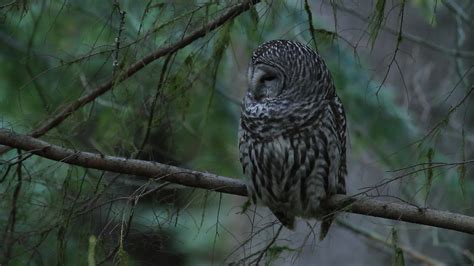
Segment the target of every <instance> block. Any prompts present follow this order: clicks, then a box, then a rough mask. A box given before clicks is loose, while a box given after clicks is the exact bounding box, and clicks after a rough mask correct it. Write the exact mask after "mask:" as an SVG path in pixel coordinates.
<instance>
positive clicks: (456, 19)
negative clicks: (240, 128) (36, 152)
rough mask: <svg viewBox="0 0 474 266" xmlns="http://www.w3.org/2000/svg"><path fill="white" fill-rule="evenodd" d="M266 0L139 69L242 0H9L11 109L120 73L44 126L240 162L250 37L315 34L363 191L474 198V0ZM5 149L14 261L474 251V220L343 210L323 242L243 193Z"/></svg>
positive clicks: (227, 167)
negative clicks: (436, 224) (426, 222)
mask: <svg viewBox="0 0 474 266" xmlns="http://www.w3.org/2000/svg"><path fill="white" fill-rule="evenodd" d="M255 2H256V3H255V5H252V6H251V7H250V8H249V9H248V10H246V11H244V12H242V14H239V15H238V16H236V17H235V18H234V17H230V18H228V19H226V20H225V21H223V22H225V23H221V24H223V25H220V26H219V27H217V28H216V29H214V28H212V29H208V30H207V31H205V32H204V33H205V36H204V37H203V38H196V39H193V40H192V41H191V42H189V43H187V44H186V45H183V46H182V47H179V49H178V48H177V49H175V50H173V51H172V52H170V53H166V54H165V55H164V56H161V57H160V58H154V59H157V60H154V59H153V60H151V61H150V62H147V63H146V64H145V63H143V65H142V66H140V64H137V65H138V66H139V67H138V68H137V69H138V70H137V71H135V72H133V73H129V72H127V71H129V70H130V66H131V65H132V64H133V63H134V62H137V61H138V62H140V61H139V60H140V59H141V58H144V57H146V56H147V55H149V54H152V53H154V52H155V51H158V50H159V49H160V48H162V47H168V46H171V47H173V45H175V44H176V43H180V42H182V41H183V40H184V39H186V36H188V35H189V34H191V32H193V31H194V30H196V29H198V28H201V27H203V26H204V25H206V24H207V23H212V22H213V21H214V20H215V19H216V18H217V17H219V16H222V15H223V14H225V13H226V12H229V10H231V9H232V8H235V7H236V6H237V5H239V4H240V2H238V1H152V0H149V1H125V0H123V1H122V0H116V1H48V0H43V1H2V2H1V3H0V12H1V13H0V20H1V23H0V62H1V67H0V77H1V78H0V124H1V127H2V128H10V129H13V130H15V131H16V132H22V133H28V132H32V131H34V129H37V128H39V127H41V126H44V125H45V124H47V123H48V118H50V117H53V116H54V114H56V113H57V112H58V110H61V108H62V107H64V106H67V105H69V104H71V103H74V101H76V99H78V98H80V97H81V96H83V95H87V94H88V93H91V92H93V91H94V90H96V89H97V88H100V87H101V86H103V84H108V83H109V84H110V85H111V86H110V90H104V92H105V93H104V94H101V95H97V97H93V98H92V99H91V100H93V101H91V102H90V103H88V104H86V105H84V106H82V107H81V108H79V109H78V110H77V111H74V112H73V113H72V114H71V115H70V116H69V117H67V119H65V120H64V121H63V122H62V123H60V124H59V125H57V126H55V127H53V128H52V129H51V130H49V131H48V132H47V134H46V135H44V136H43V137H42V139H44V140H46V141H48V142H51V143H55V144H57V145H61V146H65V147H69V148H73V149H77V150H80V151H91V152H95V153H100V154H107V155H114V156H121V157H127V158H138V159H143V160H151V161H158V162H161V163H164V164H170V165H176V166H180V167H184V168H189V169H196V170H200V171H207V172H211V173H216V174H219V175H224V176H233V177H241V176H242V174H241V170H240V165H239V162H238V151H237V145H236V143H237V125H238V117H239V102H240V99H241V98H242V96H243V93H244V92H245V89H246V68H247V63H248V60H249V58H250V54H251V52H252V50H253V49H255V48H256V47H257V46H258V45H259V44H261V43H262V42H264V41H268V40H271V39H292V40H298V41H300V42H303V43H306V44H308V45H310V46H312V47H313V48H314V49H317V50H318V51H319V53H320V54H321V55H322V57H323V58H324V59H325V60H326V62H327V64H328V65H329V67H330V69H331V72H332V74H333V77H334V79H335V82H336V87H337V90H338V94H339V95H340V96H341V98H342V100H343V102H344V105H345V107H346V112H347V115H348V121H349V128H348V130H349V134H350V137H349V144H350V149H349V154H348V155H349V177H348V179H349V180H348V192H349V194H356V193H363V194H366V195H368V196H371V197H380V198H386V199H388V200H391V201H403V202H409V203H410V204H414V205H416V206H420V207H432V208H437V209H445V210H450V211H452V212H457V213H463V214H467V215H474V210H473V207H472V206H473V205H474V198H473V196H472V195H473V193H474V180H473V178H472V171H471V170H472V165H470V163H472V162H473V161H472V158H473V157H474V152H473V146H474V135H473V134H472V132H473V128H474V116H473V115H472V112H473V111H472V109H471V105H472V103H473V101H474V99H473V97H470V94H471V92H472V90H473V87H472V81H473V79H474V75H473V66H474V60H473V59H474V38H472V36H473V29H474V27H473V20H472V19H471V18H472V16H473V15H474V12H473V10H474V3H473V2H472V1H469V0H456V1H455V0H440V1H436V0H400V1H385V0H377V1H350V3H348V2H347V1H309V0H294V1H293V0H292V1H262V2H261V3H260V2H258V1H255ZM41 135H42V134H41ZM0 163H1V165H0V235H1V236H2V237H1V238H0V240H1V241H0V251H1V254H2V255H1V257H2V260H3V262H4V263H8V262H9V263H11V264H13V265H23V264H33V265H50V264H61V265H63V264H66V265H70V264H71V265H84V264H86V263H89V265H93V264H130V265H142V264H143V265H154V264H163V265H196V264H212V263H215V264H222V263H232V262H235V263H244V264H248V263H252V262H257V260H259V259H262V258H261V256H260V254H262V253H261V252H262V251H265V256H264V258H263V259H264V260H265V261H266V262H269V263H270V262H271V263H275V264H290V263H298V264H302V265H306V264H308V265H309V264H318V263H319V264H322V265H333V264H336V265H341V264H359V265H368V264H371V265H374V264H387V263H389V262H392V261H393V262H395V263H397V264H403V263H408V264H418V263H420V262H422V263H426V264H436V263H441V264H443V263H446V264H465V263H468V264H469V263H474V249H473V247H474V239H473V238H472V236H469V235H467V234H462V233H457V232H451V231H447V230H441V229H437V228H431V227H426V226H421V225H416V224H407V223H401V222H393V221H388V220H383V219H378V218H369V217H365V216H357V215H352V214H344V215H340V216H339V222H338V225H339V226H334V228H333V229H332V230H331V232H330V234H329V235H328V238H327V239H326V240H325V241H324V242H321V243H319V242H317V241H316V240H315V239H317V238H315V236H314V230H313V227H314V226H315V224H316V223H317V222H316V221H308V222H305V221H303V220H300V221H299V224H298V228H297V231H296V232H291V231H286V230H284V231H283V232H282V234H281V235H280V236H279V237H278V240H276V241H275V242H274V243H273V242H270V241H271V240H272V238H273V237H274V236H275V233H276V229H277V228H278V225H277V224H275V223H274V217H273V216H272V215H271V214H270V213H269V212H268V211H267V210H266V209H265V208H260V207H259V208H254V207H250V208H243V207H244V206H245V199H243V198H240V197H236V196H231V195H225V194H221V193H215V192H211V191H205V190H200V189H193V188H185V187H182V186H178V185H172V184H169V183H163V182H159V181H156V180H151V179H147V178H144V177H138V176H127V175H121V174H114V173H109V172H101V171H96V170H91V169H85V168H82V167H77V166H71V165H68V164H64V163H60V162H54V161H51V160H47V159H43V158H41V157H38V156H31V154H29V153H25V152H23V151H20V150H9V151H8V152H4V153H3V155H2V157H1V161H0ZM243 209H244V210H245V211H242V210H243ZM268 243H273V245H272V246H268ZM0 263H1V262H0Z"/></svg>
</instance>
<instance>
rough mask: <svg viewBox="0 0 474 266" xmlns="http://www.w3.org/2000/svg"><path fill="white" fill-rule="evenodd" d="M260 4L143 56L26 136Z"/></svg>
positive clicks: (237, 9) (235, 10) (250, 0)
mask: <svg viewBox="0 0 474 266" xmlns="http://www.w3.org/2000/svg"><path fill="white" fill-rule="evenodd" d="M258 2H260V0H247V1H244V2H243V3H240V4H238V5H235V6H234V7H231V8H229V10H227V12H225V13H224V14H222V15H221V16H219V17H218V18H216V19H215V20H213V21H211V22H209V23H207V24H205V25H204V26H202V27H201V28H199V29H197V30H195V31H193V32H192V33H190V34H189V35H187V36H185V37H184V38H182V39H181V40H180V41H178V42H175V43H172V44H170V45H168V46H165V47H162V48H160V49H158V50H156V51H155V52H153V53H151V54H149V55H146V56H144V57H143V58H141V59H139V60H138V61H137V62H135V63H133V64H132V65H130V66H129V67H128V69H126V70H125V71H123V73H122V74H121V75H118V76H117V77H111V78H110V79H109V81H107V82H105V83H103V84H102V85H99V86H98V87H96V88H95V89H93V90H92V91H90V92H89V93H87V94H85V95H83V96H81V97H80V98H78V99H76V100H75V101H73V102H71V103H69V104H67V105H65V106H63V107H62V108H60V109H59V110H58V111H57V112H56V113H55V114H53V115H52V116H51V117H49V118H48V119H46V120H45V121H44V122H42V123H40V126H39V127H38V128H36V129H34V130H33V131H31V132H30V133H29V134H28V135H30V136H32V137H35V138H37V137H40V136H43V135H44V134H46V132H48V131H49V130H51V129H53V128H54V127H56V126H58V125H59V124H61V123H62V122H63V121H64V120H65V119H66V118H68V117H69V116H70V115H71V114H72V113H74V112H75V111H76V110H77V109H79V108H81V107H82V106H84V105H86V104H88V103H89V102H91V101H93V100H94V99H96V98H97V97H99V96H100V95H102V94H104V93H106V92H107V91H109V90H111V89H112V88H113V87H114V86H115V85H117V84H119V83H120V82H122V81H124V80H126V79H128V78H129V77H131V76H133V75H134V74H135V73H137V72H138V71H139V70H141V69H142V68H144V67H145V66H147V65H149V64H150V63H152V62H153V61H155V60H157V59H158V58H161V57H163V56H166V55H168V54H172V53H174V52H176V51H178V50H180V49H182V48H184V47H186V46H187V45H189V44H190V43H192V42H194V41H195V40H197V39H199V38H202V37H204V36H205V35H206V34H208V33H209V32H211V31H212V30H214V29H216V28H218V27H220V26H222V25H223V24H224V23H226V22H227V21H229V20H231V19H233V18H235V17H237V16H238V15H240V14H242V13H243V12H245V11H247V10H248V9H250V8H251V7H252V6H253V5H255V4H257V3H258ZM9 149H10V148H9V147H6V146H4V147H1V146H0V155H1V154H3V153H5V152H6V151H8V150H9Z"/></svg>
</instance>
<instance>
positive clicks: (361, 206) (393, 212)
mask: <svg viewBox="0 0 474 266" xmlns="http://www.w3.org/2000/svg"><path fill="white" fill-rule="evenodd" d="M0 144H3V145H7V146H10V147H12V148H18V149H22V150H25V151H28V152H30V153H33V154H36V155H39V156H41V157H45V158H48V159H51V160H55V161H60V162H64V163H68V164H72V165H78V166H82V167H86V168H92V169H97V170H105V171H111V172H116V173H123V174H130V175H138V176H145V177H150V178H158V179H160V180H163V181H168V182H172V183H177V184H181V185H184V186H189V187H197V188H203V189H208V190H213V191H219V192H223V193H228V194H234V195H240V196H247V190H246V187H245V184H244V183H243V182H242V181H240V180H238V179H233V178H229V177H223V176H218V175H214V174H210V173H203V172H198V171H193V170H188V169H183V168H179V167H175V166H170V165H165V164H160V163H157V162H149V161H143V160H134V159H126V158H120V157H114V156H106V155H101V154H95V153H90V152H81V151H75V150H72V149H66V148H63V147H59V146H56V145H52V144H50V143H47V142H45V141H42V140H39V139H35V138H33V137H30V136H27V135H21V134H17V133H15V132H12V131H10V130H8V129H0ZM328 207H329V208H331V209H334V210H338V211H346V212H352V213H358V214H363V215H369V216H375V217H382V218H387V219H392V220H399V221H405V222H411V223H417V224H424V225H430V226H435V227H440V228H445V229H451V230H455V231H459V232H465V233H469V234H474V217H471V216H466V215H462V214H456V213H450V212H446V211H438V210H433V209H427V208H418V207H416V206H412V205H408V204H400V203H389V202H384V201H380V200H376V199H372V198H353V197H350V196H345V195H335V196H334V197H332V198H331V199H330V200H329V202H328Z"/></svg>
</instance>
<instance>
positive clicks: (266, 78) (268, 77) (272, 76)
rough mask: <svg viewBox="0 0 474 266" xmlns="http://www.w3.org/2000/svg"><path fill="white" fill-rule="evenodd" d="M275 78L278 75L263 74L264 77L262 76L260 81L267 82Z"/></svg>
mask: <svg viewBox="0 0 474 266" xmlns="http://www.w3.org/2000/svg"><path fill="white" fill-rule="evenodd" d="M274 79H276V76H274V75H266V76H263V77H261V78H260V83H265V82H267V81H272V80H274Z"/></svg>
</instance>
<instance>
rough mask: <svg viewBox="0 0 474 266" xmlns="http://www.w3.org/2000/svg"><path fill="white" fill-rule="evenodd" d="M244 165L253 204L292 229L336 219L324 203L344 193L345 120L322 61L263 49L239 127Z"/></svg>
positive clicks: (295, 50) (281, 47) (278, 48)
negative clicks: (307, 221) (299, 220)
mask: <svg viewBox="0 0 474 266" xmlns="http://www.w3.org/2000/svg"><path fill="white" fill-rule="evenodd" d="M239 151H240V162H241V164H242V168H243V171H244V175H245V176H246V177H247V179H249V181H248V186H247V187H248V191H249V195H250V197H251V198H252V199H253V201H254V202H257V200H258V201H261V202H262V203H263V204H264V205H266V206H268V207H269V208H270V210H271V211H272V212H273V214H274V215H275V216H276V217H277V218H278V220H279V221H280V222H281V223H282V224H283V225H284V226H286V227H287V228H289V229H293V227H294V221H295V217H296V216H299V217H304V218H316V219H319V220H322V223H321V234H320V238H321V239H323V238H324V237H325V235H326V233H327V231H328V230H329V226H330V224H331V221H332V219H333V215H332V214H331V213H329V211H328V210H327V208H325V200H327V199H328V198H329V197H330V196H331V195H333V194H336V193H337V194H345V192H346V189H345V177H346V175H347V170H346V119H345V114H344V109H343V106H342V103H341V100H340V99H339V97H338V96H337V95H336V92H335V88H334V84H333V81H332V78H331V74H330V73H329V70H328V68H327V67H326V65H325V63H324V61H323V60H322V58H321V57H320V56H319V55H318V54H317V53H316V52H314V51H313V50H311V48H309V47H308V46H306V45H304V44H301V43H299V42H295V41H287V40H274V41H269V42H266V43H264V44H262V45H260V46H259V47H258V48H257V49H256V50H255V51H254V53H253V55H252V59H251V63H250V65H249V68H248V90H247V93H246V95H245V97H244V99H243V101H242V111H241V118H240V128H239Z"/></svg>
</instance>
